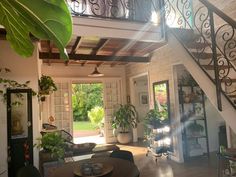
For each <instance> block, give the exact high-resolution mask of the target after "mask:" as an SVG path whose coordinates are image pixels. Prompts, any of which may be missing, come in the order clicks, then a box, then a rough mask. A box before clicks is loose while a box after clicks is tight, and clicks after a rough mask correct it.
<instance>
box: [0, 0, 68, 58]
mask: <svg viewBox="0 0 236 177" xmlns="http://www.w3.org/2000/svg"><path fill="white" fill-rule="evenodd" d="M0 25H2V26H4V28H5V29H6V32H7V34H6V39H7V40H8V41H9V42H10V44H11V47H12V48H13V49H14V50H15V51H16V52H17V53H18V54H19V55H21V56H24V57H29V56H31V55H32V54H33V51H34V45H33V42H32V40H31V38H30V34H32V35H33V36H35V37H36V38H38V39H45V40H52V41H53V42H54V44H55V45H56V46H57V47H58V49H59V51H60V55H61V58H64V59H68V56H67V53H66V50H65V46H66V45H67V43H68V42H69V41H70V38H71V35H72V19H71V14H70V11H69V9H68V7H67V4H66V2H65V1H64V0H47V1H45V0H30V1H29V0H1V1H0Z"/></svg>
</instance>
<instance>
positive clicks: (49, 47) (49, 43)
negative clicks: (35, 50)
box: [47, 40, 52, 66]
mask: <svg viewBox="0 0 236 177" xmlns="http://www.w3.org/2000/svg"><path fill="white" fill-rule="evenodd" d="M47 47H48V54H49V56H51V55H52V43H51V41H50V40H48V41H47ZM47 63H48V66H51V61H50V59H48V60H47Z"/></svg>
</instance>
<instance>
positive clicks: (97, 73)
mask: <svg viewBox="0 0 236 177" xmlns="http://www.w3.org/2000/svg"><path fill="white" fill-rule="evenodd" d="M88 76H89V77H101V76H104V74H102V73H100V72H99V71H98V69H97V67H95V68H94V71H93V72H92V73H91V74H89V75H88Z"/></svg>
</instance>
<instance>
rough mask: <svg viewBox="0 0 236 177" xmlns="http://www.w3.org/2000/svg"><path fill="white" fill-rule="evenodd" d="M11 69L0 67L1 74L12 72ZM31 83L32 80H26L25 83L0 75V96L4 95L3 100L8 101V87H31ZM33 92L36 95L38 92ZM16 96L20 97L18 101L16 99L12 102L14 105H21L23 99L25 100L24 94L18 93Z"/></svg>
mask: <svg viewBox="0 0 236 177" xmlns="http://www.w3.org/2000/svg"><path fill="white" fill-rule="evenodd" d="M10 72H11V70H10V69H8V68H0V74H1V73H3V74H1V75H5V74H6V75H7V74H8V73H10ZM29 83H30V81H26V82H25V83H19V82H17V81H15V80H12V79H7V78H4V77H2V76H1V77H0V97H2V101H3V102H4V103H6V100H7V94H6V89H7V88H11V89H16V88H29V86H28V85H29ZM32 94H33V95H36V92H35V91H33V90H32ZM15 95H16V97H17V98H18V101H15V102H13V103H12V105H20V104H21V101H22V100H23V95H22V94H21V93H16V94H15Z"/></svg>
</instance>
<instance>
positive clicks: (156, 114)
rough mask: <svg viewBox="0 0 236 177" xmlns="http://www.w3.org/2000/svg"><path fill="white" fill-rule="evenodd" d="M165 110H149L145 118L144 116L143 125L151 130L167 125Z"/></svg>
mask: <svg viewBox="0 0 236 177" xmlns="http://www.w3.org/2000/svg"><path fill="white" fill-rule="evenodd" d="M167 113H168V112H167V108H165V107H164V108H163V110H162V111H159V110H158V109H156V108H155V109H150V110H149V111H148V112H147V114H146V116H145V119H144V120H145V123H146V124H147V126H149V127H151V128H154V129H156V128H160V127H163V125H165V124H167V123H168V122H167V121H168V119H167Z"/></svg>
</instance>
